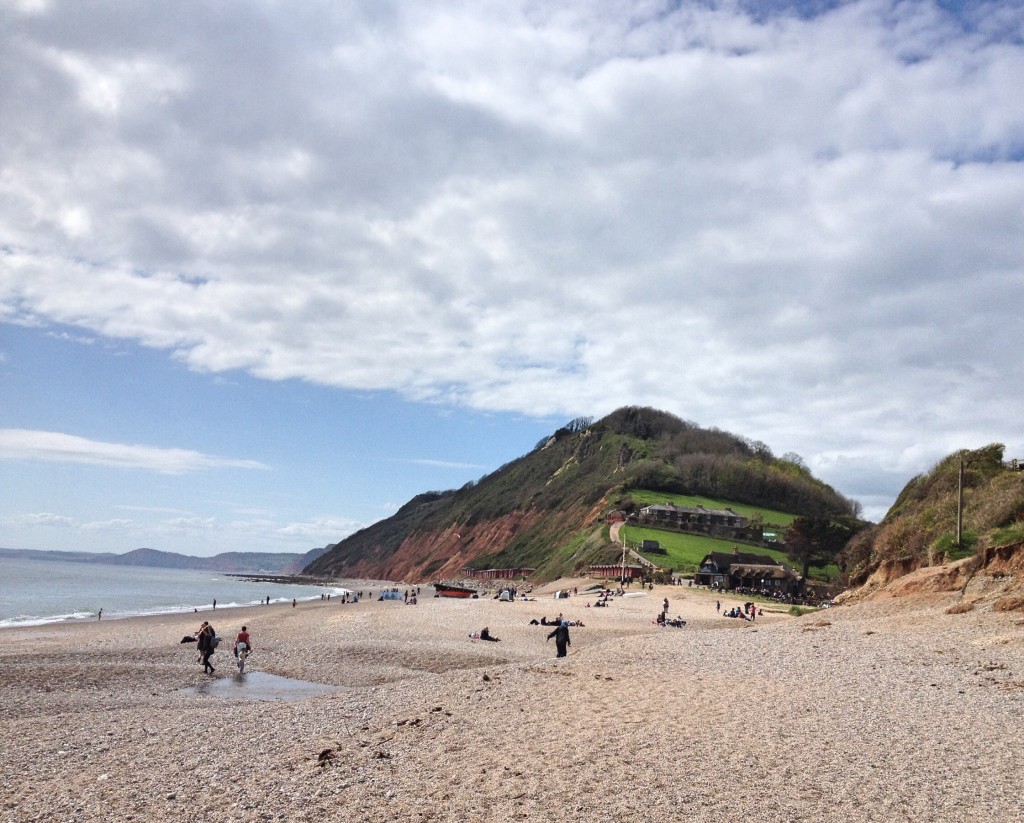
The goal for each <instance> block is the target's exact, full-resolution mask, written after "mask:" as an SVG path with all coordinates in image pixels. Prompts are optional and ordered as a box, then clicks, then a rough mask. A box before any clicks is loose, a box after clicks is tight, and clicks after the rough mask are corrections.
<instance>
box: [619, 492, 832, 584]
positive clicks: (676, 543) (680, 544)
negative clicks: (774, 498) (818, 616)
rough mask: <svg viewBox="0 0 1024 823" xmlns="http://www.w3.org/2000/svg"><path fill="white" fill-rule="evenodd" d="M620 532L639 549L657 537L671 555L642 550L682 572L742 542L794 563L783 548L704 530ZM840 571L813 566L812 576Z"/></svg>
mask: <svg viewBox="0 0 1024 823" xmlns="http://www.w3.org/2000/svg"><path fill="white" fill-rule="evenodd" d="M705 505H706V504H705ZM734 510H735V509H734ZM619 535H620V536H621V537H622V539H623V540H625V541H626V544H627V545H628V546H629V547H630V548H633V549H636V550H637V551H639V545H640V543H641V542H642V541H644V540H657V541H658V544H659V545H660V546H661V547H662V548H663V549H665V550H666V551H667V552H668V554H667V555H663V554H644V553H643V552H640V554H641V555H643V556H644V557H646V558H647V559H648V560H650V561H651V562H652V563H655V564H657V565H658V566H661V567H662V568H665V569H673V570H675V571H676V572H678V573H681V574H692V573H694V572H695V571H697V568H698V566H699V565H700V561H701V560H703V559H704V557H705V555H707V554H710V553H711V552H731V551H732V547H733V546H738V547H739V550H740V551H741V552H750V553H752V554H762V555H767V556H768V557H772V558H774V559H775V560H781V561H782V562H783V563H786V564H787V565H790V566H791V565H792V563H791V562H790V561H789V560H787V559H786V553H785V552H783V551H778V550H776V549H766V548H762V547H760V546H748V545H744V544H742V543H734V542H733V541H731V540H719V539H717V538H715V537H707V536H706V535H703V534H683V533H681V532H671V531H664V530H662V529H651V528H647V527H646V526H623V527H622V531H620V532H619ZM798 571H799V570H798ZM838 574H839V567H838V566H835V565H830V566H827V567H826V568H818V567H815V566H812V567H811V570H810V576H811V577H812V578H815V579H818V580H826V579H835V578H836V577H837V576H838Z"/></svg>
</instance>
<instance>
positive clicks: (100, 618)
mask: <svg viewBox="0 0 1024 823" xmlns="http://www.w3.org/2000/svg"><path fill="white" fill-rule="evenodd" d="M96 619H97V620H102V619H103V609H100V610H99V611H98V612H96Z"/></svg>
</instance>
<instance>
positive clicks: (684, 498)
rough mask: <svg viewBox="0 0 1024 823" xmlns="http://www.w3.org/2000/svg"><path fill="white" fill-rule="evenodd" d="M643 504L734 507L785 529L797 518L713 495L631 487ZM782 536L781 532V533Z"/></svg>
mask: <svg viewBox="0 0 1024 823" xmlns="http://www.w3.org/2000/svg"><path fill="white" fill-rule="evenodd" d="M628 494H629V496H630V497H632V498H633V499H634V500H635V501H636V502H637V503H639V504H640V505H641V506H650V505H652V504H655V503H671V504H673V505H675V506H687V507H690V508H693V507H695V506H703V507H704V508H705V509H725V508H729V509H732V510H733V511H734V512H736V514H740V515H743V516H744V517H746V518H749V519H753V518H754V516H755V515H758V514H759V515H761V517H762V519H763V521H764V524H765V525H766V526H767V525H769V524H771V525H772V526H778V527H780V528H781V529H782V530H783V531H785V530H786V529H787V528H789V526H790V524H791V523H792V522H793V521H794V520H795V519H796V515H795V514H788V513H786V512H780V511H776V510H775V509H766V508H763V507H761V506H747V505H745V504H744V503H733V502H732V501H731V500H715V499H714V498H711V497H695V496H694V495H689V494H671V493H669V492H653V491H648V490H647V489H630V490H629V492H628ZM779 536H780V537H781V536H782V535H781V534H780V535H779Z"/></svg>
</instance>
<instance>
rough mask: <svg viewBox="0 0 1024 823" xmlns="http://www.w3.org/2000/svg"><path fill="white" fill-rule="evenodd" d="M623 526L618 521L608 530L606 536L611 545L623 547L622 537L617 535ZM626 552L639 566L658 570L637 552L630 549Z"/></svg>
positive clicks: (621, 522)
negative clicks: (609, 539)
mask: <svg viewBox="0 0 1024 823" xmlns="http://www.w3.org/2000/svg"><path fill="white" fill-rule="evenodd" d="M624 525H625V523H624V522H623V521H622V520H619V521H618V522H616V523H612V525H611V528H609V529H608V536H609V537H610V538H611V541H612V543H615V544H616V545H617V546H624V545H625V541H623V539H622V537H621V536H620V535H619V531H621V529H622V527H623V526H624ZM628 551H629V556H630V557H631V558H633V559H634V560H636V561H637V562H638V563H639V564H640V565H641V566H646V567H647V568H649V569H657V568H658V566H656V565H655V564H654V563H652V562H651V561H650V560H648V559H647V558H646V557H644V556H643V555H641V554H638V553H637V552H635V551H633V550H632V549H629V550H628Z"/></svg>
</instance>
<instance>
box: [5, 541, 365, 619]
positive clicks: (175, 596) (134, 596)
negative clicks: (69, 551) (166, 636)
mask: <svg viewBox="0 0 1024 823" xmlns="http://www.w3.org/2000/svg"><path fill="white" fill-rule="evenodd" d="M253 577H255V575H254V576H253ZM345 582H349V581H345ZM352 585H357V586H359V588H363V589H364V590H365V588H366V587H367V586H369V585H372V584H369V583H366V582H365V581H351V583H350V585H348V586H344V585H341V584H340V583H339V584H332V585H330V586H324V585H322V584H314V583H309V584H305V583H296V582H275V581H272V580H268V579H266V577H264V576H262V575H261V576H260V579H259V580H255V579H247V578H246V577H244V576H235V575H234V574H233V573H232V574H228V573H226V572H214V571H206V570H196V569H165V568H152V567H148V566H121V565H116V564H107V563H81V562H75V561H65V560H52V559H26V558H21V557H0V629H2V628H12V627H16V626H38V625H45V624H47V623H64V622H74V621H84V620H96V619H98V615H99V611H100V609H102V610H103V619H104V620H108V619H109V620H114V619H118V618H125V617H140V616H145V615H155V614H174V613H178V612H191V611H197V612H199V611H212V610H213V603H214V601H216V604H217V610H220V609H226V608H233V607H240V606H257V605H260V604H261V603H266V602H267V598H268V597H269V598H270V602H271V603H272V604H273V603H285V602H291V601H292V600H296V601H306V600H317V599H319V598H320V597H321V595H325V594H330V595H331V596H332V597H334V596H340V595H343V594H345V593H346V592H352V591H358V590H359V588H356V589H353V588H352ZM377 585H381V584H377Z"/></svg>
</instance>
